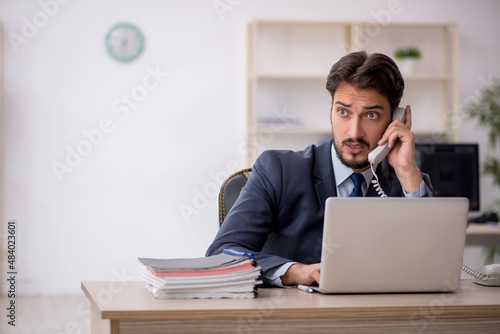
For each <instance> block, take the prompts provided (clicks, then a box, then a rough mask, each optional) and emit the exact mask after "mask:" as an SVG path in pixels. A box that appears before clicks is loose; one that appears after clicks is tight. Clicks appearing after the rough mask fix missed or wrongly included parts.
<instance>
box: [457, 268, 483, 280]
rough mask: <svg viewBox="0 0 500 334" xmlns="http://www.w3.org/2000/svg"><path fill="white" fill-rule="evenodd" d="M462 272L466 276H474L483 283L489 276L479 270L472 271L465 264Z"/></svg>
mask: <svg viewBox="0 0 500 334" xmlns="http://www.w3.org/2000/svg"><path fill="white" fill-rule="evenodd" d="M462 271H463V272H464V273H466V274H469V275H470V276H472V277H474V278H477V279H478V280H481V281H483V280H485V279H487V278H488V275H486V274H483V273H481V272H479V271H477V270H474V269H471V268H469V267H467V266H466V265H465V264H463V265H462Z"/></svg>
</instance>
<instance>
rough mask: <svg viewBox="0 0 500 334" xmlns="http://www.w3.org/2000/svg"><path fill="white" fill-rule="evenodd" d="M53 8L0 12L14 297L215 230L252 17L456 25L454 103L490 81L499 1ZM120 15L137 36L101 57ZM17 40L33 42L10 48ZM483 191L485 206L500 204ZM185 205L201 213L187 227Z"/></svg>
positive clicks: (177, 253)
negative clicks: (104, 127)
mask: <svg viewBox="0 0 500 334" xmlns="http://www.w3.org/2000/svg"><path fill="white" fill-rule="evenodd" d="M55 1H56V0H41V1H39V2H32V1H14V0H3V1H1V2H0V13H1V14H0V15H1V16H0V22H1V23H2V25H3V44H2V48H3V55H2V56H3V78H2V84H3V86H2V92H1V93H2V137H1V144H2V150H3V151H2V206H3V212H2V230H1V233H2V234H1V235H2V236H3V237H2V242H4V239H5V238H4V236H5V231H6V221H7V219H15V220H17V224H18V226H17V236H18V240H19V243H18V245H17V251H18V258H17V265H18V268H17V270H18V273H19V274H18V292H19V293H25V294H32V293H35V294H36V293H41V294H56V293H79V292H80V281H82V280H111V279H136V278H137V275H138V274H140V273H142V271H143V268H142V267H141V266H140V265H139V263H138V261H137V257H138V256H149V257H195V256H203V255H204V253H205V250H206V248H207V247H208V245H209V244H210V243H211V241H212V239H213V237H214V235H215V233H216V231H217V229H218V224H217V209H216V191H217V190H216V188H217V187H218V185H219V183H220V180H221V179H222V178H224V177H225V176H227V175H229V173H231V172H233V171H235V170H237V169H239V168H241V167H246V166H243V165H242V162H243V161H244V157H243V155H242V154H241V151H240V150H239V147H240V145H241V144H242V143H243V140H244V111H245V105H246V98H245V62H246V46H245V45H246V44H245V43H246V42H245V37H246V25H247V23H248V22H249V21H251V20H254V19H276V20H320V21H325V20H333V21H334V20H338V21H351V20H352V21H361V20H364V21H366V20H369V21H373V20H375V17H382V18H384V19H386V18H387V19H389V20H390V21H391V22H442V21H445V22H457V23H458V24H459V28H460V94H461V100H463V99H464V98H465V97H467V96H470V95H473V94H474V91H475V89H476V88H478V87H480V86H481V78H488V76H490V75H493V76H497V77H498V76H500V67H499V65H498V54H499V53H500V45H499V44H498V43H497V42H496V40H495V39H494V38H495V37H494V36H497V35H498V33H500V21H499V20H498V18H497V16H498V13H500V2H498V1H495V0H489V1H486V0H482V1H465V0H462V1H453V0H442V1H431V0H424V1H410V0H406V1H404V0H401V1H400V4H399V6H400V8H401V11H400V13H397V14H393V15H391V16H390V17H386V16H381V13H382V11H385V12H387V9H388V8H389V1H368V0H366V1H349V2H348V1H327V0H323V1H321V0H316V1H306V0H274V1H269V0H252V1H243V0H241V1H234V0H232V1H228V0H220V1H219V2H222V3H226V4H228V6H231V7H232V10H231V11H227V12H224V13H218V12H217V11H216V10H215V9H214V6H213V4H214V3H216V2H215V1H213V0H188V1H186V0H185V1H180V0H179V1H174V0H163V1H154V0H143V1H133V0H121V1H118V0H113V1H96V0H94V1H76V0H73V1H68V3H67V4H59V2H55ZM61 2H63V1H62V0H61ZM43 4H52V5H51V6H49V7H48V8H49V9H50V10H51V11H52V12H53V13H52V14H53V15H52V16H50V17H49V16H47V17H48V20H47V22H43V21H38V22H39V24H40V25H43V26H42V27H40V28H39V29H38V31H37V32H36V34H35V33H34V32H33V31H31V33H32V35H33V36H28V35H26V33H27V32H30V31H29V29H28V30H26V28H24V29H25V31H24V33H25V35H23V26H26V25H27V23H26V20H29V21H30V22H32V23H33V20H34V19H38V20H42V19H43V14H40V12H42V13H43V9H42V7H43ZM54 4H58V5H57V7H56V6H55V5H54ZM122 21H130V22H132V23H135V24H136V25H137V26H138V27H139V28H140V29H141V30H142V32H143V33H144V35H145V39H146V46H145V50H144V53H143V54H142V55H141V56H140V58H139V59H137V60H136V61H134V62H132V63H129V64H121V63H118V62H116V61H114V60H113V59H111V58H110V57H109V56H108V54H107V53H106V51H105V48H104V37H105V35H106V33H107V31H108V29H109V28H110V27H111V26H112V25H114V24H115V23H118V22H122ZM13 34H16V35H17V36H21V37H22V36H25V37H26V36H28V37H29V38H26V40H24V42H26V43H25V44H19V45H17V49H18V50H16V47H15V46H14V45H15V43H12V42H11V41H10V40H9V39H11V38H12V36H13ZM9 36H10V37H9ZM325 42H326V41H325ZM334 61H335V59H332V63H333V62H334ZM148 69H149V71H151V70H152V69H153V70H157V71H160V72H162V73H168V75H166V74H164V76H163V77H160V79H159V80H160V82H159V84H158V87H157V88H156V89H154V90H152V91H150V92H148V95H147V97H146V98H145V99H144V100H143V101H140V102H139V103H138V106H137V107H136V108H134V109H131V112H130V114H129V115H128V116H127V117H124V118H123V119H121V118H120V117H119V116H120V114H116V113H114V112H113V110H112V107H111V105H112V103H113V101H115V100H116V99H120V97H121V96H122V94H130V93H131V92H132V91H134V89H136V87H137V86H140V85H141V84H142V81H143V79H144V77H145V76H147V75H148ZM327 107H328V106H325V108H327ZM105 119H108V120H109V122H112V125H113V128H112V130H113V131H111V132H110V133H108V134H105V135H104V136H103V138H102V140H100V142H99V143H98V145H94V146H92V151H91V152H90V154H88V155H87V156H85V157H83V159H82V162H81V163H80V164H79V165H78V166H76V167H75V168H72V169H73V170H72V172H71V173H64V174H63V175H62V181H60V180H59V179H58V177H57V176H56V173H55V172H54V170H53V167H52V165H53V163H54V162H59V163H61V164H66V162H65V160H66V156H67V153H68V149H67V148H68V147H70V148H71V149H76V148H77V147H78V145H83V141H85V140H86V139H85V135H84V134H83V131H91V130H92V129H96V128H97V127H99V124H100V123H101V122H102V121H103V120H105ZM460 133H461V140H463V141H479V142H481V144H482V147H481V149H482V151H481V153H482V157H484V153H485V151H486V146H485V144H486V140H485V138H486V136H485V134H484V133H483V132H482V131H477V129H476V128H475V127H474V125H473V124H470V123H468V122H465V123H464V124H462V125H461V129H460ZM489 183H490V182H489V180H484V182H483V183H482V186H483V188H482V189H483V190H482V195H483V205H485V204H488V203H491V201H492V200H493V199H494V198H495V197H496V198H499V197H500V192H499V191H498V189H494V188H492V187H491V186H489V185H488V184H489ZM200 192H201V193H203V192H204V193H205V195H199V194H200ZM189 207H190V208H192V210H193V212H194V211H196V212H194V213H193V212H192V214H191V215H189V217H187V218H186V217H185V216H184V217H183V215H182V214H181V209H182V208H189ZM2 260H3V259H2ZM5 266H6V265H5V263H2V268H1V269H0V270H3V271H5ZM3 290H4V289H2V293H3V292H4V291H3Z"/></svg>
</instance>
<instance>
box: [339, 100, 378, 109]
mask: <svg viewBox="0 0 500 334" xmlns="http://www.w3.org/2000/svg"><path fill="white" fill-rule="evenodd" d="M335 104H340V105H341V106H344V107H347V108H350V107H351V105H350V104H347V103H344V102H342V101H335ZM363 109H365V110H373V109H382V110H384V107H382V106H380V105H378V104H375V105H373V106H366V107H363Z"/></svg>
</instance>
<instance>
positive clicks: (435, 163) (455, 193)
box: [415, 143, 480, 211]
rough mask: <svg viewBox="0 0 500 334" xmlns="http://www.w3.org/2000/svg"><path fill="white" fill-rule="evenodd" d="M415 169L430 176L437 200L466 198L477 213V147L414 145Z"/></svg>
mask: <svg viewBox="0 0 500 334" xmlns="http://www.w3.org/2000/svg"><path fill="white" fill-rule="evenodd" d="M415 160H416V163H417V166H418V168H419V169H420V170H421V171H422V172H424V173H427V174H429V176H430V178H431V182H432V185H433V187H434V196H436V197H467V198H468V199H469V210H471V211H479V209H480V207H479V146H478V144H449V143H448V144H441V143H440V144H434V143H416V144H415Z"/></svg>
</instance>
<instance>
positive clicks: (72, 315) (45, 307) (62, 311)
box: [0, 293, 90, 334]
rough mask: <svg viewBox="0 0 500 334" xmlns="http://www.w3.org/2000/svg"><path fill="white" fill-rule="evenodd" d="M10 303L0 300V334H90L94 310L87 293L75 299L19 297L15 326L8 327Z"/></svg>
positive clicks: (7, 300) (73, 297) (4, 298)
mask: <svg viewBox="0 0 500 334" xmlns="http://www.w3.org/2000/svg"><path fill="white" fill-rule="evenodd" d="M9 303H10V300H9V299H8V298H7V297H2V298H0V305H1V309H2V312H0V314H1V318H0V333H2V334H3V333H5V334H89V333H90V309H89V303H88V301H87V299H86V298H85V296H84V295H83V293H82V294H81V295H75V296H43V297H38V296H37V297H34V296H29V297H28V296H25V297H22V296H16V298H15V305H16V314H15V326H11V325H9V324H8V322H9V321H10V319H9V317H8V315H9V311H8V310H7V307H8V306H9Z"/></svg>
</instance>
